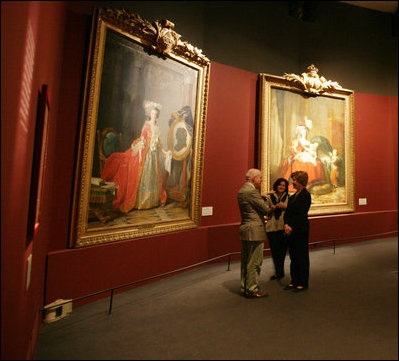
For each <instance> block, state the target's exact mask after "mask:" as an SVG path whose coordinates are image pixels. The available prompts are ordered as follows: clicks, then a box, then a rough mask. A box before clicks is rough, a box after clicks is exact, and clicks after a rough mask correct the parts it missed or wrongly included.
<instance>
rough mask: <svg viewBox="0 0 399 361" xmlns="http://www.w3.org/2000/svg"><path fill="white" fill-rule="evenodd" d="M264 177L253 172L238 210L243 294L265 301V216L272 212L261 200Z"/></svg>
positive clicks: (254, 170)
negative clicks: (262, 283)
mask: <svg viewBox="0 0 399 361" xmlns="http://www.w3.org/2000/svg"><path fill="white" fill-rule="evenodd" d="M261 184H262V173H261V171H260V170H259V169H254V168H251V169H249V170H248V172H247V174H246V181H245V183H244V185H243V186H242V187H241V189H240V190H239V191H238V206H239V208H240V213H241V225H240V239H241V293H242V294H243V295H244V296H245V297H248V298H261V297H266V296H267V295H268V294H267V293H266V292H260V290H259V276H260V270H261V266H262V262H263V247H264V243H265V240H266V230H265V221H264V216H265V215H266V214H267V212H268V211H269V205H268V203H267V202H266V201H265V200H264V199H263V198H262V196H261V194H260V188H261Z"/></svg>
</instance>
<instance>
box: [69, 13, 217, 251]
mask: <svg viewBox="0 0 399 361" xmlns="http://www.w3.org/2000/svg"><path fill="white" fill-rule="evenodd" d="M173 29H174V24H173V23H172V22H170V21H169V20H161V21H159V20H156V21H155V22H154V23H153V24H151V23H150V22H148V21H146V20H144V19H142V18H141V17H140V16H139V15H138V14H136V13H134V12H128V11H126V10H120V9H104V8H98V9H96V11H95V14H94V16H93V22H92V29H91V41H90V49H89V56H88V64H87V72H86V78H85V89H84V98H83V111H82V116H81V128H80V136H79V151H78V155H77V162H76V176H75V189H74V197H73V206H72V222H71V232H70V246H71V247H86V246H92V245H97V244H100V243H108V242H115V241H122V240H129V239H134V238H138V237H145V236H152V235H157V234H162V233H168V232H174V231H181V230H184V229H190V228H195V227H198V226H199V224H200V206H201V191H202V169H203V156H204V147H205V131H206V111H207V100H208V87H209V73H210V61H209V59H208V58H207V57H206V56H205V55H204V54H202V51H201V50H200V49H198V48H196V47H194V46H193V45H191V44H189V43H187V42H183V41H182V40H181V35H179V34H177V33H176V32H175V31H174V30H173Z"/></svg>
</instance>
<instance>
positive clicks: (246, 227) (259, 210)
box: [238, 182, 269, 241]
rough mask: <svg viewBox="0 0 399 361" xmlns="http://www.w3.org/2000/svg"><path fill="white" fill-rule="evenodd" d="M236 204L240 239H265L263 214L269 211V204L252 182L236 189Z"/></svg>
mask: <svg viewBox="0 0 399 361" xmlns="http://www.w3.org/2000/svg"><path fill="white" fill-rule="evenodd" d="M238 206H239V207H240V213H241V225H240V239H241V240H243V241H265V240H266V230H265V222H264V218H263V216H264V215H266V214H267V212H268V211H269V204H268V202H266V201H265V200H263V198H262V197H261V195H260V193H259V191H258V190H257V189H256V188H255V187H254V186H253V184H252V183H250V182H246V183H245V184H244V185H243V186H242V187H241V189H240V190H239V191H238Z"/></svg>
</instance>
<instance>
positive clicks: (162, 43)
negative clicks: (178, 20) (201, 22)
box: [151, 20, 181, 54]
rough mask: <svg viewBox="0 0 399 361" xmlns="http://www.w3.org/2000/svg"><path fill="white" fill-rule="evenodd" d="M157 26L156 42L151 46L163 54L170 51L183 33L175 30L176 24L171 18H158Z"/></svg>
mask: <svg viewBox="0 0 399 361" xmlns="http://www.w3.org/2000/svg"><path fill="white" fill-rule="evenodd" d="M155 26H156V28H157V30H158V34H157V39H156V40H155V44H154V45H152V46H151V47H152V49H154V50H155V51H157V52H159V53H162V54H168V53H170V52H171V51H172V50H173V49H174V48H175V46H176V45H177V42H178V41H179V39H180V37H181V35H179V34H177V33H176V32H175V31H174V30H173V28H174V27H175V24H173V23H172V22H171V21H169V20H161V21H159V20H156V21H155Z"/></svg>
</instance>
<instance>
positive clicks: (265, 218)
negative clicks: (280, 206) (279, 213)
mask: <svg viewBox="0 0 399 361" xmlns="http://www.w3.org/2000/svg"><path fill="white" fill-rule="evenodd" d="M263 220H264V222H265V224H266V223H267V221H268V220H269V217H268V216H263Z"/></svg>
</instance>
